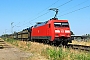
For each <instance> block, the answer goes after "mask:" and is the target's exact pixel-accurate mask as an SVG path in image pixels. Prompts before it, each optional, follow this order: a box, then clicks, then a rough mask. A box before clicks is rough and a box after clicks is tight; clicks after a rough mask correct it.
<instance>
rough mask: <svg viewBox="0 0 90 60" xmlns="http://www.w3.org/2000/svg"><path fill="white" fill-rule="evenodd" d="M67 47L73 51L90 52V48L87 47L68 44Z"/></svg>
mask: <svg viewBox="0 0 90 60" xmlns="http://www.w3.org/2000/svg"><path fill="white" fill-rule="evenodd" d="M67 47H68V48H72V49H78V50H84V51H90V46H85V45H76V44H68V45H67Z"/></svg>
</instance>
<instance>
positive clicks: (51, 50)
mask: <svg viewBox="0 0 90 60" xmlns="http://www.w3.org/2000/svg"><path fill="white" fill-rule="evenodd" d="M5 41H7V42H9V43H11V44H13V45H15V46H16V47H18V48H20V49H21V50H24V51H27V52H29V53H32V54H33V56H31V57H30V58H29V59H28V60H90V53H89V52H84V51H78V50H73V49H70V48H69V49H68V48H64V47H54V46H49V45H44V44H43V43H37V42H26V41H18V40H14V39H5Z"/></svg>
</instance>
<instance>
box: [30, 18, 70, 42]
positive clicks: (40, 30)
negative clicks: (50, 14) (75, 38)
mask: <svg viewBox="0 0 90 60" xmlns="http://www.w3.org/2000/svg"><path fill="white" fill-rule="evenodd" d="M54 22H68V20H49V21H48V23H47V24H45V25H43V26H39V27H36V28H32V34H31V36H51V41H53V40H54V39H55V37H59V38H60V37H62V36H64V37H67V38H69V37H71V34H70V33H65V30H69V31H70V27H61V28H60V27H59V28H55V27H54ZM49 24H51V25H50V28H49ZM55 30H60V33H55ZM61 31H62V32H61ZM55 35H58V36H55Z"/></svg>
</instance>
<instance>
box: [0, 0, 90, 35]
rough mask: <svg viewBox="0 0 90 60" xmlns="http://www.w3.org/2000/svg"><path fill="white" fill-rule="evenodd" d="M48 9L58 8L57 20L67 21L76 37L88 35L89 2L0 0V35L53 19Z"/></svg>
mask: <svg viewBox="0 0 90 60" xmlns="http://www.w3.org/2000/svg"><path fill="white" fill-rule="evenodd" d="M50 8H58V9H59V13H58V15H57V17H58V19H67V20H68V21H69V23H70V28H71V30H72V31H73V32H74V34H76V35H82V34H87V33H90V28H89V26H90V0H0V35H2V34H5V33H7V34H8V33H11V31H12V29H11V23H12V22H13V24H12V26H13V31H16V32H18V31H21V30H22V29H25V28H28V27H30V26H32V25H34V24H35V23H36V22H40V21H47V20H49V19H51V18H52V17H54V14H55V12H54V11H50V10H49V9H50Z"/></svg>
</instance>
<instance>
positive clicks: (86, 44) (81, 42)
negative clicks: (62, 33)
mask: <svg viewBox="0 0 90 60" xmlns="http://www.w3.org/2000/svg"><path fill="white" fill-rule="evenodd" d="M70 44H77V45H85V46H90V40H88V41H87V42H85V41H77V40H73V41H72V43H70Z"/></svg>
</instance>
